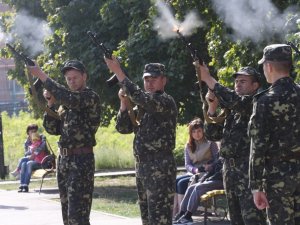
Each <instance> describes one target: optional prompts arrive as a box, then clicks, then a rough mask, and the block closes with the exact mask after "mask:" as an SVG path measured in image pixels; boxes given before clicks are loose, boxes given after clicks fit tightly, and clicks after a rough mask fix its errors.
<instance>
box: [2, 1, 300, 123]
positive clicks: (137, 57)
mask: <svg viewBox="0 0 300 225" xmlns="http://www.w3.org/2000/svg"><path fill="white" fill-rule="evenodd" d="M4 2H5V3H8V4H10V5H11V6H14V8H15V9H16V11H17V12H19V10H21V9H26V10H27V11H28V12H29V13H30V14H31V15H33V16H35V17H38V18H41V19H45V20H47V23H48V25H49V26H50V27H51V28H52V29H53V34H52V35H51V36H50V37H49V38H48V39H47V40H46V41H45V44H46V46H47V50H45V51H44V52H43V54H41V55H39V56H38V58H37V61H38V63H39V65H41V66H42V67H43V69H44V71H45V72H47V73H48V74H50V76H51V77H52V78H54V79H55V80H57V81H59V82H64V81H63V77H62V76H61V75H60V69H59V68H61V66H62V64H63V62H64V61H65V60H67V59H69V58H77V59H80V60H82V61H83V62H84V63H85V64H86V66H87V69H88V72H89V81H88V85H89V86H90V87H92V88H93V89H95V90H96V91H97V92H98V93H99V94H100V96H101V99H102V126H108V125H109V123H110V121H112V119H113V118H114V116H115V115H116V111H117V110H118V107H119V101H118V97H117V91H118V87H117V86H115V87H113V88H108V87H107V85H106V84H105V81H106V80H107V79H108V78H109V77H110V76H111V74H109V71H108V70H107V67H106V65H105V63H104V62H103V60H102V52H101V51H100V50H99V49H98V48H97V47H95V46H94V45H93V43H92V42H91V40H90V39H89V37H88V35H87V34H86V32H87V31H88V30H91V31H94V32H97V34H98V38H99V40H100V41H101V42H103V43H104V44H105V45H106V46H107V47H109V48H110V49H112V50H113V51H114V54H115V55H118V56H120V57H122V59H123V60H122V64H123V66H124V68H125V70H126V71H127V73H128V74H129V76H130V79H132V80H133V81H135V82H137V83H138V84H140V85H142V83H141V74H142V71H143V68H144V64H146V63H149V62H161V63H164V64H165V65H166V68H167V75H168V77H169V81H170V82H169V83H168V85H167V88H166V91H167V92H168V93H169V94H171V95H172V96H173V97H174V99H175V101H176V103H177V105H178V109H179V118H178V122H179V123H180V124H185V123H187V122H188V121H190V120H191V119H192V118H194V117H195V116H198V117H202V110H201V108H202V103H201V102H200V101H199V93H198V91H197V90H195V89H194V83H195V82H196V80H197V79H196V76H195V69H194V66H193V65H192V59H191V57H190V55H189V52H188V51H187V50H186V49H185V46H184V45H183V43H182V42H181V41H180V40H179V39H178V38H174V39H169V40H167V41H162V40H161V39H159V37H158V34H157V32H156V31H154V29H153V18H154V17H156V16H157V13H158V12H157V9H156V7H155V6H154V4H153V3H154V1H150V0H145V1H140V0H126V1H122V0H105V1H104V0H98V1H94V0H77V1H71V0H50V1H49V0H34V1H29V0H22V1H21V0H5V1H4ZM166 2H167V4H168V5H170V7H171V8H172V10H173V12H174V16H175V17H176V18H177V19H179V20H181V21H182V20H183V19H184V18H185V15H186V14H187V13H188V12H189V11H191V10H194V11H196V12H197V13H198V14H199V15H200V17H201V20H202V21H203V22H204V24H205V25H204V26H203V27H201V28H198V29H196V30H195V32H194V33H193V34H192V35H191V36H190V37H187V40H188V41H190V42H191V43H192V44H193V46H194V47H195V48H196V49H197V50H198V53H199V54H200V55H201V57H202V58H203V59H204V61H205V62H206V63H207V64H208V65H209V66H210V71H211V74H213V75H215V76H217V77H218V79H219V81H220V83H222V84H224V85H226V86H230V87H232V85H233V80H232V77H231V75H232V73H233V72H234V71H236V70H238V69H239V67H241V66H247V65H250V66H254V67H257V66H258V65H257V61H258V59H259V58H260V57H261V55H262V49H263V47H264V46H266V45H267V44H270V43H279V42H281V43H282V42H285V41H293V42H294V43H295V44H296V45H299V44H300V38H299V35H298V33H297V32H298V31H299V28H300V27H299V24H298V23H297V22H295V21H297V18H298V17H299V16H298V15H297V13H296V12H297V9H296V10H294V11H292V10H291V11H290V13H289V14H284V15H280V16H278V17H282V18H283V19H285V20H286V22H287V23H286V24H291V25H290V26H285V27H284V33H285V34H286V35H285V36H281V35H280V34H281V33H282V32H278V31H277V33H276V35H270V34H268V33H266V35H265V40H262V41H259V42H254V41H253V40H251V39H250V38H244V39H241V38H233V36H234V30H233V28H232V27H230V26H229V25H228V24H226V23H225V20H224V19H223V18H222V17H221V16H219V15H218V14H217V12H216V10H215V9H214V7H213V2H214V1H211V0H204V1H196V0H190V1H186V0H184V1H182V0H168V1H166ZM216 2H217V1H216ZM272 3H273V4H274V5H275V6H276V7H277V8H278V11H279V12H280V13H283V12H285V10H286V9H287V8H288V7H290V8H292V7H291V6H293V7H299V5H300V4H299V1H298V0H289V1H283V0H273V1H272ZM270 10H271V9H270ZM272 13H274V12H271V11H270V12H269V13H268V16H269V17H270V18H271V16H272V15H273V14H272ZM14 16H15V13H14V12H13V13H10V14H9V13H5V14H4V15H3V16H2V18H1V26H2V27H3V28H2V29H3V30H4V31H5V32H10V27H11V25H12V22H13V18H14ZM241 20H243V19H242V18H241ZM250 22H251V21H250V20H249V21H246V20H245V22H244V23H245V26H246V25H248V24H247V23H250ZM261 23H262V24H263V23H265V21H261ZM295 24H296V25H295ZM295 27H296V29H295ZM274 29H275V28H274ZM276 29H278V28H276ZM37 32H38V31H37ZM256 32H257V35H260V34H261V33H265V32H266V31H264V30H257V31H256ZM13 35H14V34H13ZM15 43H16V44H17V47H18V49H20V50H22V49H23V47H22V46H20V45H19V44H18V43H19V41H18V39H16V40H15ZM25 53H26V49H25ZM0 55H2V56H5V57H10V56H11V55H10V54H9V53H7V52H6V51H5V50H3V49H2V50H1V52H0ZM33 57H34V56H33ZM299 57H300V56H298V55H295V61H296V62H297V63H296V64H295V74H296V75H297V74H299V72H300V64H299V63H298V61H297V60H298V58H299ZM258 69H260V71H261V72H262V70H261V68H258ZM9 74H10V77H11V78H13V79H18V80H19V81H20V83H21V84H22V85H23V86H24V87H27V86H28V85H27V84H26V82H27V81H26V79H25V76H24V74H25V73H24V67H23V65H22V64H19V63H17V67H16V70H15V71H14V72H10V73H9ZM296 80H297V81H299V80H300V78H299V75H297V76H296ZM28 98H29V100H31V98H30V96H29V95H28ZM30 102H31V104H32V107H33V109H34V111H35V115H37V116H41V112H40V111H39V110H38V107H37V106H36V105H34V104H33V102H32V101H30Z"/></svg>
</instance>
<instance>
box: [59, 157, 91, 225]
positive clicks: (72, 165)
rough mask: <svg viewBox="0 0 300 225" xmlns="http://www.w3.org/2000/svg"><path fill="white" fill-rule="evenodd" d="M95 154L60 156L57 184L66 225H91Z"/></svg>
mask: <svg viewBox="0 0 300 225" xmlns="http://www.w3.org/2000/svg"><path fill="white" fill-rule="evenodd" d="M94 171H95V159H94V154H93V153H90V154H82V155H72V156H59V157H58V167H57V183H58V188H59V194H60V201H61V207H62V217H63V222H64V225H90V211H91V205H92V195H93V190H94Z"/></svg>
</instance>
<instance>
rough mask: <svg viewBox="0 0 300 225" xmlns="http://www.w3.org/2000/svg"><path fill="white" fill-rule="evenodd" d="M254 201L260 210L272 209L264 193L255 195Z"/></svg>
mask: <svg viewBox="0 0 300 225" xmlns="http://www.w3.org/2000/svg"><path fill="white" fill-rule="evenodd" d="M253 200H254V204H255V205H256V207H257V208H258V209H265V208H269V207H270V205H269V202H268V199H267V196H266V194H265V193H264V192H262V191H258V192H255V193H253Z"/></svg>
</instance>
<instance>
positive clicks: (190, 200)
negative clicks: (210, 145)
mask: <svg viewBox="0 0 300 225" xmlns="http://www.w3.org/2000/svg"><path fill="white" fill-rule="evenodd" d="M222 166H223V159H222V158H219V159H218V160H217V161H216V162H215V163H214V164H213V167H212V168H211V170H210V172H207V173H206V174H205V175H204V176H203V177H202V178H201V180H200V182H199V183H196V184H193V185H191V186H189V187H188V189H187V191H186V193H185V195H184V197H183V200H182V202H181V205H180V212H179V214H178V215H176V218H175V220H176V221H175V223H174V224H185V223H189V222H193V219H192V215H193V213H195V212H196V211H197V208H198V205H199V203H200V197H201V196H202V195H204V194H205V193H206V192H208V191H212V190H218V189H224V187H223V180H222Z"/></svg>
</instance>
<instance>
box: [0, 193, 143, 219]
mask: <svg viewBox="0 0 300 225" xmlns="http://www.w3.org/2000/svg"><path fill="white" fill-rule="evenodd" d="M54 198H56V199H57V200H58V194H57V191H55V192H54V193H53V191H52V192H47V193H46V192H42V193H41V194H38V192H36V191H34V190H33V191H30V192H29V193H17V192H16V191H15V190H14V191H3V190H0V218H1V222H0V224H1V225H60V224H63V223H62V217H61V211H60V203H59V201H54V200H53V199H54ZM91 224H93V225H101V224H105V225H141V224H142V223H141V220H140V218H135V219H129V218H125V217H120V216H115V215H110V214H106V213H101V212H96V211H92V213H91Z"/></svg>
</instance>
